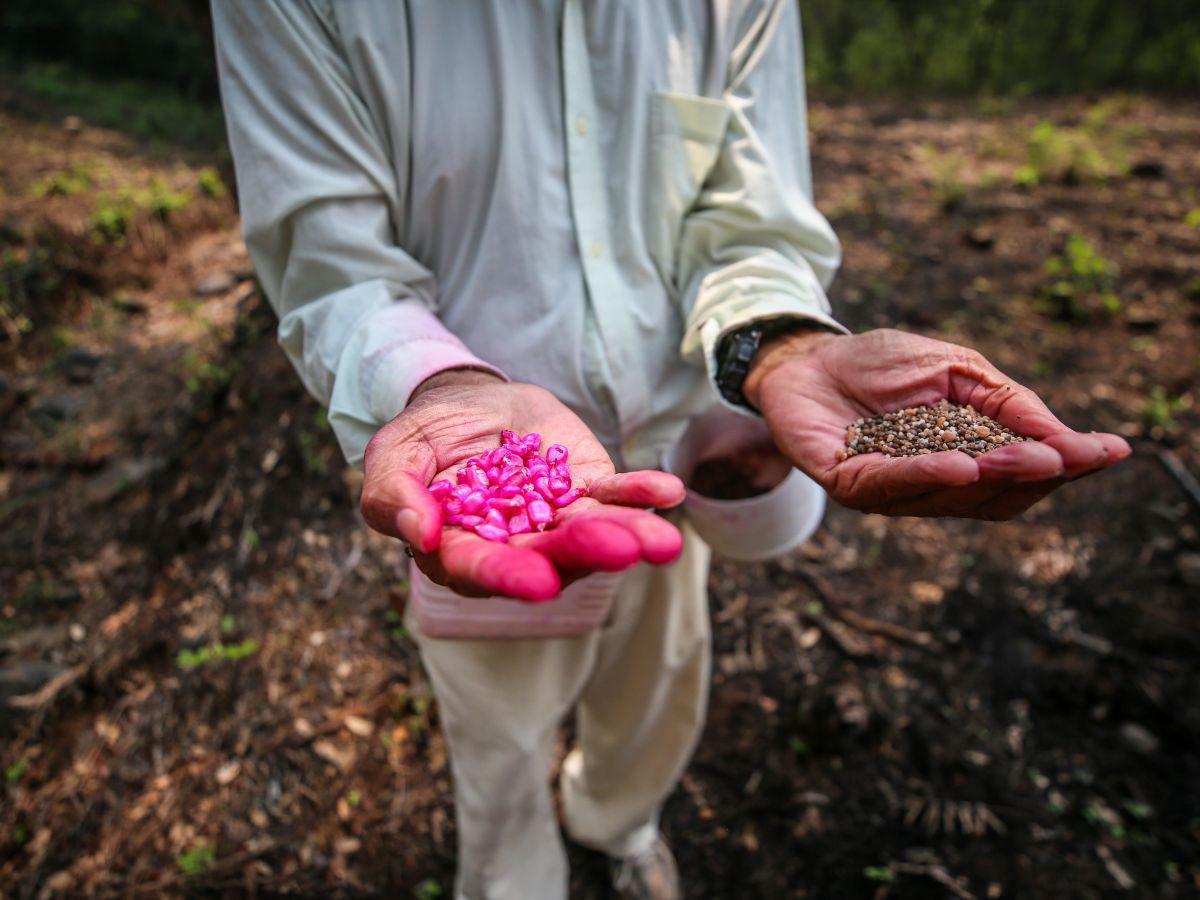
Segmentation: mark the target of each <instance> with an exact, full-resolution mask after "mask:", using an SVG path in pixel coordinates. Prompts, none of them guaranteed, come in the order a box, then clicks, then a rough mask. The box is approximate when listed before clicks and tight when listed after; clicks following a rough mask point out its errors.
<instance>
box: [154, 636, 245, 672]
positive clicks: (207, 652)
mask: <svg viewBox="0 0 1200 900" xmlns="http://www.w3.org/2000/svg"><path fill="white" fill-rule="evenodd" d="M257 652H258V641H256V640H254V639H253V638H251V639H248V640H245V641H242V642H241V643H238V644H228V645H227V644H222V643H221V642H219V641H218V642H217V643H215V644H209V645H208V646H207V647H199V648H197V649H195V650H180V651H179V655H178V656H176V657H175V665H176V666H178V667H179V668H181V669H183V670H184V671H191V670H192V669H195V668H198V667H200V666H204V665H207V664H208V663H211V662H237V661H238V660H240V659H245V658H246V657H247V656H252V655H253V654H255V653H257Z"/></svg>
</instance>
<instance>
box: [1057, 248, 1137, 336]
mask: <svg viewBox="0 0 1200 900" xmlns="http://www.w3.org/2000/svg"><path fill="white" fill-rule="evenodd" d="M1044 268H1045V272H1046V275H1047V276H1049V280H1048V281H1047V283H1046V284H1045V285H1043V286H1042V289H1041V300H1042V303H1041V307H1042V309H1043V311H1045V312H1047V313H1049V314H1050V315H1052V316H1054V317H1055V318H1057V319H1061V320H1063V321H1066V322H1084V321H1087V320H1088V319H1090V318H1091V313H1092V311H1093V309H1094V308H1099V309H1103V310H1104V311H1105V312H1107V313H1109V314H1110V315H1115V314H1116V313H1119V312H1120V311H1121V301H1120V298H1118V297H1117V295H1116V294H1115V293H1113V288H1114V287H1115V285H1116V279H1117V275H1118V274H1119V272H1120V270H1119V269H1118V268H1117V265H1116V263H1114V262H1112V261H1111V260H1109V259H1108V258H1106V257H1105V256H1104V254H1103V253H1101V252H1100V250H1099V249H1098V248H1097V247H1096V246H1095V245H1094V244H1092V243H1091V242H1090V241H1089V240H1088V239H1087V238H1085V237H1083V235H1079V234H1073V235H1071V236H1070V237H1069V238H1067V243H1066V245H1065V246H1064V247H1063V250H1062V252H1061V253H1057V254H1055V255H1054V256H1051V257H1050V258H1049V259H1048V260H1046V264H1045V267H1044Z"/></svg>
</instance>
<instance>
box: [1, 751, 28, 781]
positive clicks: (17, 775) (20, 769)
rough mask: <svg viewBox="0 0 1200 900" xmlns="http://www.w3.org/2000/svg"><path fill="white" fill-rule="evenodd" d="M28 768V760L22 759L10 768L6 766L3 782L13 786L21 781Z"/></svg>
mask: <svg viewBox="0 0 1200 900" xmlns="http://www.w3.org/2000/svg"><path fill="white" fill-rule="evenodd" d="M28 768H29V760H27V759H25V758H24V757H22V758H21V759H18V760H17V761H16V762H15V763H13V764H12V765H11V766H6V767H5V769H4V780H5V781H7V782H8V783H9V784H15V783H16V782H18V781H20V780H21V776H22V775H24V774H25V770H26V769H28Z"/></svg>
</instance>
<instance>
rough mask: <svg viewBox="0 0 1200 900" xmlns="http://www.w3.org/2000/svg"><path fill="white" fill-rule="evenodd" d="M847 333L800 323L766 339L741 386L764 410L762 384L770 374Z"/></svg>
mask: <svg viewBox="0 0 1200 900" xmlns="http://www.w3.org/2000/svg"><path fill="white" fill-rule="evenodd" d="M844 336H845V335H841V334H837V333H835V332H832V331H828V330H826V329H824V328H821V327H820V326H814V325H808V324H798V325H797V327H796V328H794V329H790V330H788V331H785V332H783V333H781V334H775V335H772V336H771V337H769V338H767V339H766V340H764V341H763V342H762V344H761V345H760V346H759V348H758V352H757V353H755V354H754V358H753V359H752V360H751V361H750V370H749V371H748V372H747V373H746V381H745V384H744V385H743V386H742V392H743V393H744V394H745V395H746V399H747V400H748V401H750V403H751V405H752V406H753V407H754V408H755V409H761V404H760V403H759V400H760V398H761V396H762V388H763V384H764V383H765V382H766V381H767V380H768V379H769V376H770V375H771V373H773V372H775V371H777V370H778V369H779V368H780V367H781V366H782V365H783V364H784V363H786V362H789V361H795V360H800V359H803V358H805V357H807V356H810V355H812V353H814V352H815V351H816V350H817V349H818V348H819V347H821V346H822V345H823V344H826V343H828V342H829V341H832V340H836V339H838V338H840V337H844Z"/></svg>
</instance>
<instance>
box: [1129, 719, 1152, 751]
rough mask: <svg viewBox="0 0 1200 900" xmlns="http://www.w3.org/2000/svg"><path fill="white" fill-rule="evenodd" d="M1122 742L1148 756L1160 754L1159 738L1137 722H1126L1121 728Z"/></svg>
mask: <svg viewBox="0 0 1200 900" xmlns="http://www.w3.org/2000/svg"><path fill="white" fill-rule="evenodd" d="M1121 740H1123V741H1124V742H1125V743H1126V744H1128V745H1129V746H1130V747H1132V748H1133V749H1134V750H1136V751H1137V752H1138V753H1144V754H1145V755H1146V756H1153V755H1154V754H1155V753H1157V752H1158V738H1157V737H1155V736H1154V734H1153V733H1152V732H1151V731H1150V730H1149V729H1148V728H1144V727H1143V726H1141V725H1139V724H1138V723H1137V722H1126V723H1125V724H1124V725H1122V726H1121Z"/></svg>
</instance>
